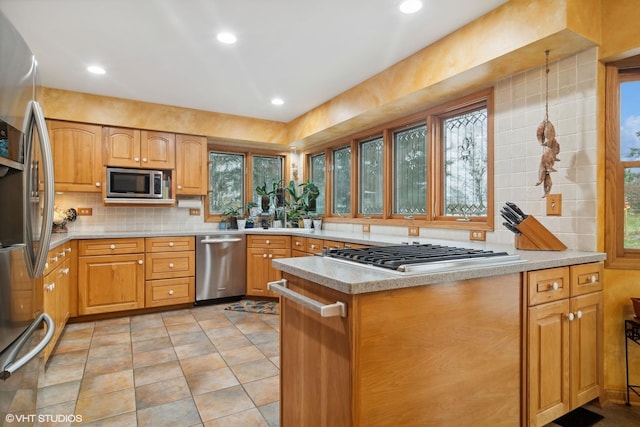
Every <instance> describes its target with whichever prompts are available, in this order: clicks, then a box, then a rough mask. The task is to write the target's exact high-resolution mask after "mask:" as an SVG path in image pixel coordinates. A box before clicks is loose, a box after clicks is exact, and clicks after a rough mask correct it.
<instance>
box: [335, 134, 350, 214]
mask: <svg viewBox="0 0 640 427" xmlns="http://www.w3.org/2000/svg"><path fill="white" fill-rule="evenodd" d="M332 182H333V213H334V214H337V215H338V216H340V215H344V214H348V213H350V212H351V147H350V146H349V147H344V148H339V149H337V150H334V151H333V179H332Z"/></svg>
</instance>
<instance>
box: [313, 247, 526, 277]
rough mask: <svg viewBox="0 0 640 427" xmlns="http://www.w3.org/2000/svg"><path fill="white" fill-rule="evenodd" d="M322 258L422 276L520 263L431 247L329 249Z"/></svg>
mask: <svg viewBox="0 0 640 427" xmlns="http://www.w3.org/2000/svg"><path fill="white" fill-rule="evenodd" d="M325 255H326V256H328V257H331V258H336V259H339V260H345V261H351V262H356V263H359V264H364V265H369V266H374V267H381V268H385V269H389V270H395V271H400V272H410V271H418V272H423V271H432V270H444V269H453V268H463V267H464V268H468V267H472V266H481V265H483V266H486V265H501V264H507V263H513V262H522V261H520V256H519V255H509V254H508V253H507V252H493V251H485V250H482V249H468V248H458V247H452V246H441V245H432V244H423V245H420V244H413V245H399V246H379V247H371V248H359V249H331V250H329V251H327V252H325Z"/></svg>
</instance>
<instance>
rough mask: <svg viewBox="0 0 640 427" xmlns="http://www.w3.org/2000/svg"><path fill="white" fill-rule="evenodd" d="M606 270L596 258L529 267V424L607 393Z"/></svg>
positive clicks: (547, 420)
mask: <svg viewBox="0 0 640 427" xmlns="http://www.w3.org/2000/svg"><path fill="white" fill-rule="evenodd" d="M602 272H603V265H602V263H595V264H585V265H577V266H572V267H560V268H556V269H549V270H542V271H535V272H529V273H528V289H529V308H528V338H527V347H528V355H529V357H528V363H527V366H528V368H527V378H528V379H527V384H528V414H529V416H528V423H527V425H529V426H532V427H536V426H544V425H545V424H548V423H550V422H551V421H553V420H555V419H556V418H558V417H561V416H562V415H564V414H566V413H568V412H570V411H572V410H573V409H575V408H577V407H579V406H582V405H584V404H585V403H587V402H589V401H591V400H593V399H596V398H599V397H601V393H602V386H603V347H602V339H603V311H602V307H603V296H602V286H603V285H602V277H603V275H602ZM553 277H556V278H557V280H554V279H553ZM563 278H568V280H569V282H568V283H563V284H559V281H560V280H563ZM565 280H566V279H565ZM540 301H549V302H542V303H539V302H540Z"/></svg>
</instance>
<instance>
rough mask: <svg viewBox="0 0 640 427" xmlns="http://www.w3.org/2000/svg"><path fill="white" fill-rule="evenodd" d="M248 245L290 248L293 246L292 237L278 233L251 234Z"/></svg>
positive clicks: (253, 246) (248, 237)
mask: <svg viewBox="0 0 640 427" xmlns="http://www.w3.org/2000/svg"><path fill="white" fill-rule="evenodd" d="M247 246H248V247H252V248H277V249H288V248H290V247H291V237H290V236H277V235H276V236H274V235H264V236H259V235H249V236H247Z"/></svg>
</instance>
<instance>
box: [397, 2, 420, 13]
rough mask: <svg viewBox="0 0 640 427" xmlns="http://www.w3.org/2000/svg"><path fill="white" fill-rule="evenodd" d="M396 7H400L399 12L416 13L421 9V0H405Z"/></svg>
mask: <svg viewBox="0 0 640 427" xmlns="http://www.w3.org/2000/svg"><path fill="white" fill-rule="evenodd" d="M398 9H400V12H402V13H406V14H410V13H416V12H417V11H419V10H420V9H422V1H420V0H405V1H403V2H402V3H400V6H398Z"/></svg>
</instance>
